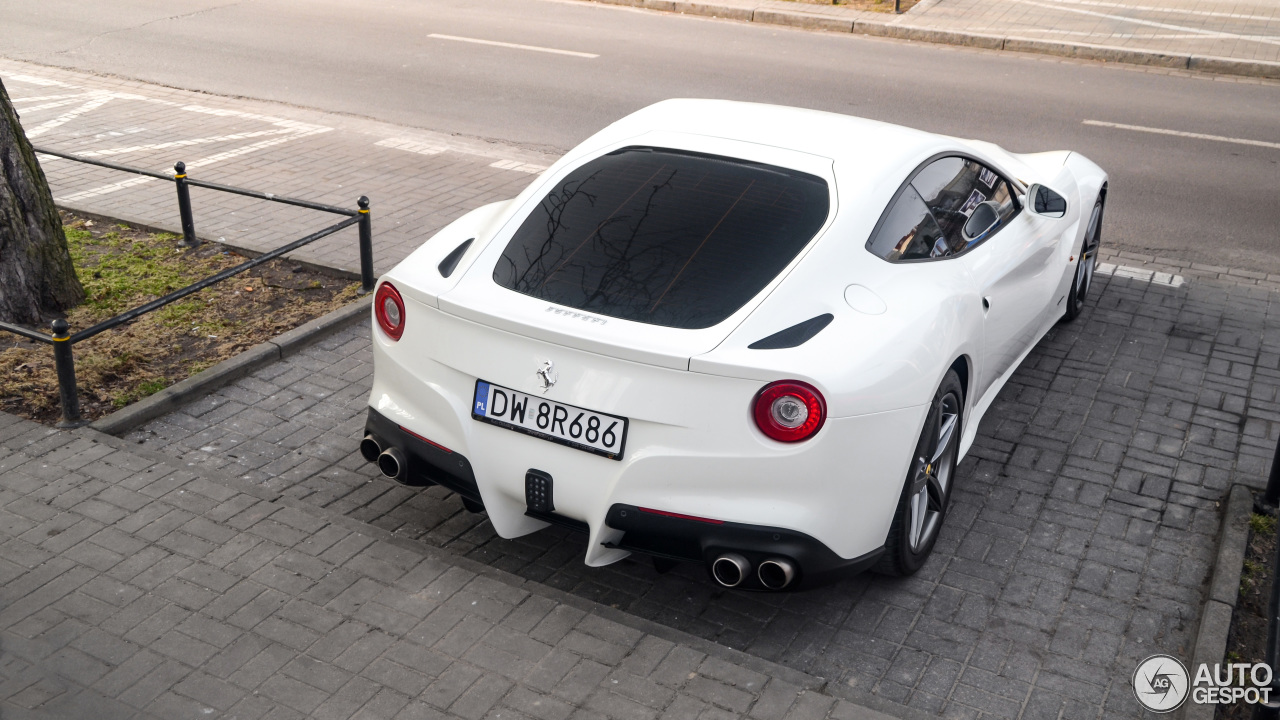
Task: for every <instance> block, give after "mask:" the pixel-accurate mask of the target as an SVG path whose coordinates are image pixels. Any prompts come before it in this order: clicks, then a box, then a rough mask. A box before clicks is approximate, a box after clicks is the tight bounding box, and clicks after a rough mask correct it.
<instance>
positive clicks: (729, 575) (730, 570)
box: [711, 553, 796, 590]
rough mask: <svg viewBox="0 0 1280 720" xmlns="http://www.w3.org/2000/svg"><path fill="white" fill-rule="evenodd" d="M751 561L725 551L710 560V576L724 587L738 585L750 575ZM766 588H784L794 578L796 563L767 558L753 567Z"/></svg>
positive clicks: (784, 559)
mask: <svg viewBox="0 0 1280 720" xmlns="http://www.w3.org/2000/svg"><path fill="white" fill-rule="evenodd" d="M751 569H752V568H751V561H750V560H748V559H746V558H745V557H743V556H741V555H739V554H738V553H725V554H723V555H721V556H719V557H717V558H716V559H715V560H712V561H711V577H713V578H715V580H716V582H718V583H720V584H721V585H723V586H724V587H727V588H732V587H738V586H739V585H741V584H742V583H743V582H744V581H746V580H747V579H748V578H750V577H751ZM755 571H756V578H757V579H758V580H759V581H760V585H761V586H763V587H764V589H766V590H785V589H786V588H787V587H789V586H790V585H791V583H792V582H794V581H795V579H796V565H795V563H794V562H792V561H790V560H788V559H786V558H778V557H774V558H769V559H767V560H765V561H764V562H762V563H760V565H759V567H757V568H756V569H755Z"/></svg>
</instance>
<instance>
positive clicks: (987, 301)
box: [982, 297, 991, 312]
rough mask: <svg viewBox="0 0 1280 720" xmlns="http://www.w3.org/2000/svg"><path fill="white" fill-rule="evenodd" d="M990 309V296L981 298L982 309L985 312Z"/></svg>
mask: <svg viewBox="0 0 1280 720" xmlns="http://www.w3.org/2000/svg"><path fill="white" fill-rule="evenodd" d="M990 309H991V298H989V297H984V298H982V311H983V312H986V311H988V310H990Z"/></svg>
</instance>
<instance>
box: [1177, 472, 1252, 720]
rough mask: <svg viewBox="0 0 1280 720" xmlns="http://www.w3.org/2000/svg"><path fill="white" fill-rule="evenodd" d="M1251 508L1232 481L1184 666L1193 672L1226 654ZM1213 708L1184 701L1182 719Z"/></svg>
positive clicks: (1203, 715) (1206, 716) (1205, 717)
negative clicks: (1191, 649) (1197, 628)
mask: <svg viewBox="0 0 1280 720" xmlns="http://www.w3.org/2000/svg"><path fill="white" fill-rule="evenodd" d="M1252 512H1253V493H1252V492H1251V491H1250V490H1249V488H1248V487H1246V486H1244V485H1241V484H1238V483H1237V484H1235V485H1232V486H1231V492H1230V493H1229V494H1228V496H1227V508H1226V512H1224V513H1223V515H1222V529H1221V531H1220V532H1219V534H1218V554H1217V558H1216V562H1214V565H1213V577H1212V578H1211V579H1210V580H1209V594H1208V597H1206V598H1205V601H1204V609H1203V610H1201V612H1200V629H1199V630H1198V631H1197V632H1196V641H1195V647H1194V649H1193V651H1192V653H1191V662H1190V663H1189V667H1188V668H1187V669H1188V670H1189V671H1191V672H1193V673H1194V672H1195V671H1196V668H1197V667H1199V665H1200V663H1208V664H1210V665H1212V664H1214V663H1220V662H1222V660H1223V658H1224V657H1225V656H1226V653H1227V635H1228V633H1229V632H1230V631H1231V616H1232V613H1233V612H1234V611H1235V607H1236V600H1237V599H1238V598H1239V597H1240V574H1241V571H1242V570H1243V569H1244V555H1245V551H1246V550H1247V546H1248V544H1249V515H1250V513H1252ZM1216 711H1217V706H1216V705H1200V704H1198V703H1187V704H1186V705H1184V706H1183V711H1182V720H1213V717H1214V713H1215V712H1216Z"/></svg>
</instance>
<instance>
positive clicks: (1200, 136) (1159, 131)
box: [1083, 120, 1280, 150]
mask: <svg viewBox="0 0 1280 720" xmlns="http://www.w3.org/2000/svg"><path fill="white" fill-rule="evenodd" d="M1083 122H1084V124H1085V125H1093V126H1096V127H1107V128H1115V129H1117V130H1134V131H1136V132H1145V133H1155V134H1156V135H1174V136H1176V137H1185V138H1194V139H1196V140H1213V141H1214V142H1225V143H1235V144H1236V145H1253V146H1255V147H1265V148H1276V149H1278V150H1280V143H1276V142H1267V141H1266V140H1250V139H1248V138H1235V137H1224V136H1222V135H1206V134H1204V133H1193V132H1183V131H1182V130H1167V129H1165V128H1153V127H1143V126H1142V125H1125V124H1124V123H1113V122H1103V121H1102V120H1085V121H1083Z"/></svg>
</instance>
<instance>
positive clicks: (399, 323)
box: [373, 282, 404, 340]
mask: <svg viewBox="0 0 1280 720" xmlns="http://www.w3.org/2000/svg"><path fill="white" fill-rule="evenodd" d="M373 315H374V317H376V318H378V327H380V328H382V332H384V333H386V334H387V337H389V338H391V339H392V340H399V339H400V336H401V335H403V334H404V300H402V299H401V298H400V291H399V290H396V286H395V285H392V284H391V283H386V282H384V283H382V284H381V285H379V286H378V292H377V293H376V294H374V296H373Z"/></svg>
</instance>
